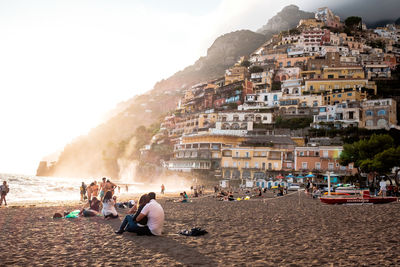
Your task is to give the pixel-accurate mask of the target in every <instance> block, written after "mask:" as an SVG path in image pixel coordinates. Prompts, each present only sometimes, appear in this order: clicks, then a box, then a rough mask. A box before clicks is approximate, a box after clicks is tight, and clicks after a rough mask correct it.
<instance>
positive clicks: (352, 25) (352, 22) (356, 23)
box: [344, 16, 362, 30]
mask: <svg viewBox="0 0 400 267" xmlns="http://www.w3.org/2000/svg"><path fill="white" fill-rule="evenodd" d="M344 24H345V25H346V27H347V28H349V29H350V30H359V29H361V27H362V19H361V18H360V17H356V16H351V17H348V18H347V19H346V20H345V21H344Z"/></svg>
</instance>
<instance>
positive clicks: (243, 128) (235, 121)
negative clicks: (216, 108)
mask: <svg viewBox="0 0 400 267" xmlns="http://www.w3.org/2000/svg"><path fill="white" fill-rule="evenodd" d="M272 123H273V113H272V112H262V113H253V112H245V111H231V112H220V113H218V117H217V122H216V123H215V128H213V129H210V132H211V133H213V134H228V135H229V134H230V135H239V136H245V135H246V134H247V132H248V131H252V130H253V128H254V127H255V126H256V125H262V124H272ZM256 127H257V126H256Z"/></svg>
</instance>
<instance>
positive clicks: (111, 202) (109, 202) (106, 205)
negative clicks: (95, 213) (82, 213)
mask: <svg viewBox="0 0 400 267" xmlns="http://www.w3.org/2000/svg"><path fill="white" fill-rule="evenodd" d="M115 200H116V197H115V196H114V197H113V196H112V192H111V191H108V192H107V193H106V194H105V195H104V199H103V209H102V210H101V213H102V214H103V216H104V218H105V219H108V218H111V219H115V218H118V212H117V210H116V209H115Z"/></svg>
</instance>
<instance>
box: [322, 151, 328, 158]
mask: <svg viewBox="0 0 400 267" xmlns="http://www.w3.org/2000/svg"><path fill="white" fill-rule="evenodd" d="M328 155H329V154H328V150H324V151H323V157H324V158H327V157H328Z"/></svg>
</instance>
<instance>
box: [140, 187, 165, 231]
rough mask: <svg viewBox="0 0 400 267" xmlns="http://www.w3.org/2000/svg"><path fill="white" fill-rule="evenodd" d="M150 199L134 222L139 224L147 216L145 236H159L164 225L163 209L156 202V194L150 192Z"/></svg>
mask: <svg viewBox="0 0 400 267" xmlns="http://www.w3.org/2000/svg"><path fill="white" fill-rule="evenodd" d="M148 197H149V199H150V201H149V203H147V204H146V206H144V208H143V209H142V211H141V212H140V214H139V216H137V218H136V222H140V221H141V220H142V219H143V218H144V217H146V216H147V219H148V221H147V226H146V227H144V228H145V230H146V229H148V232H146V234H147V235H161V233H162V229H163V225H164V217H165V215H164V209H163V208H162V207H161V205H160V204H159V203H158V202H157V201H156V193H154V192H150V193H149V194H148Z"/></svg>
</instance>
